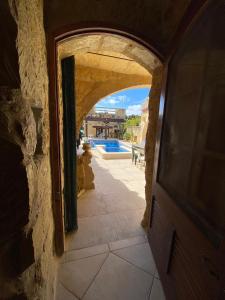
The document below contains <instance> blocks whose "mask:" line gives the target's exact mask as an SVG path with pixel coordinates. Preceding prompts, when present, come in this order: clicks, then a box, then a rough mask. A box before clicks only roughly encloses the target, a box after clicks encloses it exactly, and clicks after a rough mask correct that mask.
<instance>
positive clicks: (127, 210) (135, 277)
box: [57, 151, 165, 300]
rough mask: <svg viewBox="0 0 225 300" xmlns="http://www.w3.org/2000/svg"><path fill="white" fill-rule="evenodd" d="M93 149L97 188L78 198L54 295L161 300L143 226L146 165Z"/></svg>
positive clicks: (86, 299) (66, 298)
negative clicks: (75, 220) (72, 230)
mask: <svg viewBox="0 0 225 300" xmlns="http://www.w3.org/2000/svg"><path fill="white" fill-rule="evenodd" d="M93 152H94V157H93V159H92V167H93V171H94V174H95V190H91V191H88V192H86V193H85V194H83V195H82V196H80V197H79V199H78V224H79V229H78V231H77V232H76V233H74V234H71V235H70V236H68V237H67V240H66V252H65V254H64V256H63V258H62V261H61V264H60V268H59V273H58V283H57V300H60V299H64V300H72V299H73V300H75V299H84V300H97V299H98V300H103V299H104V300H116V299H117V300H126V299H129V300H142V299H143V300H144V299H146V300H164V299H165V298H164V293H163V290H162V286H161V283H160V280H159V276H158V273H157V270H156V266H155V263H154V259H153V256H152V253H151V250H150V248H149V244H148V242H147V238H146V235H145V231H144V230H143V228H142V227H141V225H140V222H141V219H142V216H143V213H144V209H145V198H144V185H145V178H144V169H140V168H138V167H137V166H134V165H132V162H131V160H129V159H124V160H103V159H102V158H100V157H99V156H98V155H97V153H95V151H93Z"/></svg>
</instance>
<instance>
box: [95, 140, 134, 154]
mask: <svg viewBox="0 0 225 300" xmlns="http://www.w3.org/2000/svg"><path fill="white" fill-rule="evenodd" d="M89 142H90V144H91V146H92V148H93V149H96V150H97V151H98V153H99V154H100V155H101V157H102V158H103V159H124V158H131V157H132V153H131V149H129V148H128V147H126V145H123V144H122V143H120V142H119V141H118V140H103V139H91V140H89Z"/></svg>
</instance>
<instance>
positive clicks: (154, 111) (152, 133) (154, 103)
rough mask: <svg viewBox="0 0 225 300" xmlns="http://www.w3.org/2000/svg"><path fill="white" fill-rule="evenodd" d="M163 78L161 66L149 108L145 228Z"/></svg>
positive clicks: (153, 77)
mask: <svg viewBox="0 0 225 300" xmlns="http://www.w3.org/2000/svg"><path fill="white" fill-rule="evenodd" d="M162 77H163V67H162V66H160V67H157V68H156V69H155V70H154V72H153V74H152V87H151V91H150V94H149V107H148V114H149V117H148V127H147V134H146V145H145V158H146V167H145V180H146V184H145V200H146V209H145V213H144V217H143V220H142V226H143V227H145V228H146V227H147V226H148V221H149V216H150V209H151V196H152V180H153V170H154V154H155V147H156V134H157V126H158V115H159V104H160V95H161V88H162Z"/></svg>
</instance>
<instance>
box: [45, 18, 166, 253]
mask: <svg viewBox="0 0 225 300" xmlns="http://www.w3.org/2000/svg"><path fill="white" fill-rule="evenodd" d="M101 33H105V34H112V35H113V34H114V35H117V36H121V37H124V38H127V39H130V40H132V41H134V42H136V43H138V44H139V45H141V46H143V47H145V48H146V49H147V50H148V51H150V52H151V53H153V54H154V55H156V56H157V58H158V59H159V60H160V61H161V62H162V61H163V60H164V56H163V55H161V54H160V53H159V52H158V51H157V50H156V49H155V48H154V47H152V46H151V45H150V44H149V43H147V42H146V41H144V40H143V39H141V38H139V37H138V36H136V35H134V34H131V33H128V32H126V31H123V30H120V29H116V28H109V27H106V26H103V25H102V24H96V23H94V24H93V23H91V24H90V23H89V24H87V23H85V24H84V23H82V24H75V25H70V26H65V27H63V28H60V29H59V30H58V31H56V32H54V33H52V34H49V35H47V46H48V72H49V118H50V162H51V178H52V208H53V218H54V227H55V228H54V242H55V253H56V255H57V256H61V255H62V254H63V253H64V248H65V241H64V237H65V232H64V221H63V195H62V178H61V170H62V163H61V149H60V144H61V137H60V117H59V95H58V80H57V79H58V70H57V45H58V43H59V42H61V41H63V40H65V39H67V38H70V37H75V36H82V35H83V36H84V35H94V34H101Z"/></svg>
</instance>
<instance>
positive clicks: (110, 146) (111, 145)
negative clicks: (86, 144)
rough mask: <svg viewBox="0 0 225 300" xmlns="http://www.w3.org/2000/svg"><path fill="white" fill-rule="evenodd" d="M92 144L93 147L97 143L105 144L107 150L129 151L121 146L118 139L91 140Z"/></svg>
mask: <svg viewBox="0 0 225 300" xmlns="http://www.w3.org/2000/svg"><path fill="white" fill-rule="evenodd" d="M90 144H91V147H92V148H95V146H96V145H104V146H105V151H106V152H129V151H128V150H126V149H124V148H122V147H121V145H120V143H119V141H118V140H90Z"/></svg>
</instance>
